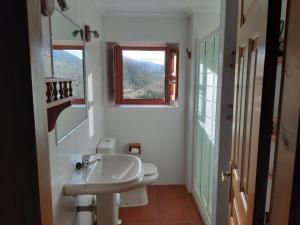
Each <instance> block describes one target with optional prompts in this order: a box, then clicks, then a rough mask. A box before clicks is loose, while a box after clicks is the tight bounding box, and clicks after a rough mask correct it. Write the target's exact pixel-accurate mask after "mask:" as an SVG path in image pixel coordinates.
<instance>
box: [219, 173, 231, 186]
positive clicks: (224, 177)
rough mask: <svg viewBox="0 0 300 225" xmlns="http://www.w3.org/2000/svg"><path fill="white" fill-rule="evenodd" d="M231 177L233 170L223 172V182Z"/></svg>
mask: <svg viewBox="0 0 300 225" xmlns="http://www.w3.org/2000/svg"><path fill="white" fill-rule="evenodd" d="M229 177H231V172H221V179H222V183H226V182H227V179H228V178H229Z"/></svg>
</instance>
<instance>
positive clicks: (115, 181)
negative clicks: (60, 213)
mask: <svg viewBox="0 0 300 225" xmlns="http://www.w3.org/2000/svg"><path fill="white" fill-rule="evenodd" d="M98 156H99V155H98ZM143 176H144V171H143V167H142V162H141V160H140V159H139V158H138V157H135V156H131V155H101V159H100V160H99V161H97V162H95V163H94V164H92V165H90V166H88V167H86V168H82V169H80V170H76V171H75V172H74V174H73V175H72V178H71V180H70V182H69V183H68V184H66V185H65V186H64V192H65V194H66V195H87V194H88V195H96V196H97V223H98V225H117V224H118V205H117V193H120V192H124V191H129V190H131V189H134V188H135V187H136V186H138V185H139V184H140V183H141V182H142V180H143Z"/></svg>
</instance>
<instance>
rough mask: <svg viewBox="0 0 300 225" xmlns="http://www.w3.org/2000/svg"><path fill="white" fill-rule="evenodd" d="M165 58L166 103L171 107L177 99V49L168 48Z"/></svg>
mask: <svg viewBox="0 0 300 225" xmlns="http://www.w3.org/2000/svg"><path fill="white" fill-rule="evenodd" d="M167 58H168V59H167V62H168V65H167V79H166V83H167V85H166V91H167V94H166V97H167V99H166V101H167V103H168V104H171V105H172V104H175V102H176V101H177V99H178V67H179V49H178V48H177V47H169V48H168V53H167Z"/></svg>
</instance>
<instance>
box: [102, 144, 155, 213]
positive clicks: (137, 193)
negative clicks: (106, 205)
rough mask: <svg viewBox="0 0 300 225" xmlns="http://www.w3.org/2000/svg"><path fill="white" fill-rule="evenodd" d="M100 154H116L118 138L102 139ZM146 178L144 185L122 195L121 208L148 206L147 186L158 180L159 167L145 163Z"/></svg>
mask: <svg viewBox="0 0 300 225" xmlns="http://www.w3.org/2000/svg"><path fill="white" fill-rule="evenodd" d="M97 153H99V154H116V138H102V139H101V141H100V143H99V144H98V145H97ZM143 167H144V178H143V181H142V183H141V184H140V185H139V186H138V187H137V188H135V189H133V190H130V191H127V192H123V193H120V196H121V202H120V205H119V207H135V206H143V205H147V204H148V195H147V186H148V185H150V184H152V183H154V182H155V181H156V180H157V179H158V176H159V174H158V170H157V166H156V165H154V164H150V163H143Z"/></svg>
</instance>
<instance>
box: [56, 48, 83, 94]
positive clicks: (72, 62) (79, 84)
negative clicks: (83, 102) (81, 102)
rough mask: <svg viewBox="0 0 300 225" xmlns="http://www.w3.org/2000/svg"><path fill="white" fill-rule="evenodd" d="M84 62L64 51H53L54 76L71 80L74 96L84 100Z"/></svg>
mask: <svg viewBox="0 0 300 225" xmlns="http://www.w3.org/2000/svg"><path fill="white" fill-rule="evenodd" d="M82 63H83V62H82V60H81V59H79V58H78V57H76V56H74V55H72V54H70V53H69V52H66V51H63V50H53V68H54V76H55V77H59V78H71V79H74V80H75V81H73V89H74V91H73V94H74V96H76V97H78V98H84V80H83V69H82Z"/></svg>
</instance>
